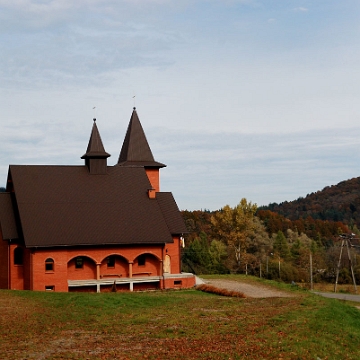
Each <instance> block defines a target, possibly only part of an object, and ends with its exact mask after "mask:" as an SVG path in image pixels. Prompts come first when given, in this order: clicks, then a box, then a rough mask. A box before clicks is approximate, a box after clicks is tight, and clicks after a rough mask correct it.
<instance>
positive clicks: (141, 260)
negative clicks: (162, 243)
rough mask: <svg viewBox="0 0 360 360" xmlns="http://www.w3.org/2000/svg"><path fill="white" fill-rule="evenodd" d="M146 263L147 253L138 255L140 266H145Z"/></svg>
mask: <svg viewBox="0 0 360 360" xmlns="http://www.w3.org/2000/svg"><path fill="white" fill-rule="evenodd" d="M145 264H146V255H145V254H142V255H139V256H138V265H139V266H145Z"/></svg>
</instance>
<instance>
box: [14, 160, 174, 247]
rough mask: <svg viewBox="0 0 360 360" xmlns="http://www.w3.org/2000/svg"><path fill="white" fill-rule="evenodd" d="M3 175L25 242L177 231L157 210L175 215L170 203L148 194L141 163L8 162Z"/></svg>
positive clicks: (145, 238) (155, 240)
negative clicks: (98, 168) (101, 167)
mask: <svg viewBox="0 0 360 360" xmlns="http://www.w3.org/2000/svg"><path fill="white" fill-rule="evenodd" d="M9 176H11V178H12V182H13V188H14V192H15V200H16V204H17V208H18V212H19V220H20V224H21V228H22V233H23V236H24V241H25V245H26V246H27V247H49V246H76V245H114V244H119V245H120V244H124V245H125V244H126V245H133V244H161V243H162V244H164V243H172V242H173V238H172V232H173V231H175V232H176V233H177V232H178V231H179V230H181V228H180V227H179V226H178V225H176V221H175V222H173V221H171V220H169V219H171V218H172V217H176V214H173V215H171V214H169V213H168V211H169V210H167V211H166V213H165V214H164V213H163V208H164V207H165V208H166V209H170V211H176V212H177V213H178V214H179V210H178V209H177V207H176V205H175V208H174V203H172V202H171V201H170V202H169V201H167V200H166V199H165V206H163V205H159V202H158V201H157V200H156V199H149V197H148V194H147V191H148V189H149V188H150V187H151V186H150V182H149V179H148V177H147V175H146V171H145V169H144V168H143V167H127V166H108V167H107V174H106V175H97V176H92V175H91V174H90V173H89V171H88V170H87V168H86V166H47V165H45V166H44V165H42V166H41V165H10V169H9ZM157 195H159V193H158V194H157ZM160 198H161V195H160ZM170 200H171V199H170ZM160 202H161V200H160ZM166 204H167V205H166ZM169 224H170V225H169ZM171 224H173V225H171ZM174 224H175V225H176V226H174Z"/></svg>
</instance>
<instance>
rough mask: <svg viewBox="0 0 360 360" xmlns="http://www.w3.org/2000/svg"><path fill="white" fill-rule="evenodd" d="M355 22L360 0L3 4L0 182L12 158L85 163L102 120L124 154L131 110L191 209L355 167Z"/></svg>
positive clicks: (316, 182) (318, 185)
mask: <svg viewBox="0 0 360 360" xmlns="http://www.w3.org/2000/svg"><path fill="white" fill-rule="evenodd" d="M359 18H360V2H359V1H354V0H342V1H338V0H77V1H73V0H53V1H50V0H37V1H35V0H0V186H5V184H6V178H7V172H8V166H9V164H47V165H81V164H83V160H81V159H80V157H81V156H82V155H83V154H84V153H85V150H86V147H87V144H88V141H89V136H90V132H91V127H92V119H93V118H94V117H96V118H97V126H98V128H99V131H100V134H101V137H102V140H103V144H104V147H105V150H106V151H107V152H108V153H110V154H111V155H112V156H111V157H110V158H109V159H108V164H110V165H114V164H116V163H117V159H118V156H119V153H120V149H121V146H122V142H123V139H124V136H125V132H126V128H127V125H128V122H129V120H130V116H131V112H132V108H133V106H134V105H135V106H136V109H137V113H138V115H139V118H140V121H141V123H142V126H143V128H144V131H145V133H146V136H147V139H148V142H149V145H150V147H151V149H152V152H153V155H154V157H155V160H157V161H159V162H161V163H165V164H167V167H166V168H164V169H162V170H161V190H162V191H171V192H172V193H173V194H174V197H175V199H176V201H177V204H178V206H179V208H180V209H181V210H185V209H187V210H200V209H202V210H204V209H208V210H217V209H220V208H221V207H223V206H225V205H227V204H228V205H230V206H235V205H236V204H238V203H239V202H240V200H241V199H242V198H246V199H247V200H248V201H251V202H252V203H256V204H257V205H259V206H261V205H267V204H269V203H273V202H277V203H281V202H283V201H292V200H295V199H297V198H298V197H300V196H301V197H305V196H306V195H307V194H309V193H312V192H316V191H318V190H322V189H323V188H324V187H325V186H328V185H335V184H337V183H338V182H340V181H343V180H347V179H351V178H354V177H358V176H360V169H359V168H358V167H359V164H360V155H359V144H360V40H359V39H360V21H359ZM134 96H135V97H134ZM94 107H95V109H94Z"/></svg>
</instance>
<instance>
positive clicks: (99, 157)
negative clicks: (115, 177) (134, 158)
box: [81, 119, 110, 175]
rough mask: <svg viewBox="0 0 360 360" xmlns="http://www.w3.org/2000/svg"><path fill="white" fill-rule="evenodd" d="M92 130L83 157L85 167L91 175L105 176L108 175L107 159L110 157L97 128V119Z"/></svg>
mask: <svg viewBox="0 0 360 360" xmlns="http://www.w3.org/2000/svg"><path fill="white" fill-rule="evenodd" d="M93 120H94V124H93V127H92V130H91V135H90V140H89V144H88V147H87V150H86V153H85V154H84V155H83V156H82V157H81V158H82V159H85V165H86V166H87V167H88V169H89V171H90V174H93V175H104V174H106V168H107V158H108V157H109V156H110V154H108V153H107V152H106V151H105V149H104V145H103V143H102V140H101V137H100V133H99V130H98V128H97V126H96V119H93Z"/></svg>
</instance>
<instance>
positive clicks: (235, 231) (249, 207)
mask: <svg viewBox="0 0 360 360" xmlns="http://www.w3.org/2000/svg"><path fill="white" fill-rule="evenodd" d="M256 210H257V205H256V204H252V203H251V202H247V200H246V199H245V198H243V199H241V201H240V203H239V204H238V205H237V206H235V207H234V208H231V207H230V206H229V205H226V206H224V207H223V208H222V209H221V210H219V211H217V212H215V213H214V214H213V216H212V217H211V223H212V225H213V232H214V234H215V236H217V238H218V240H220V241H222V242H223V243H224V244H226V245H227V247H228V250H229V252H230V255H232V256H233V259H235V261H236V264H234V265H235V266H236V267H237V268H239V267H240V265H241V264H242V261H243V260H244V262H246V260H247V258H249V259H250V258H252V257H251V256H248V254H249V253H250V252H249V250H250V249H251V252H252V253H255V252H256V251H257V250H258V248H259V246H260V244H265V243H267V244H268V235H267V233H266V231H265V229H264V227H263V225H262V224H261V222H260V220H259V219H258V218H257V217H256V216H255V213H256Z"/></svg>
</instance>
